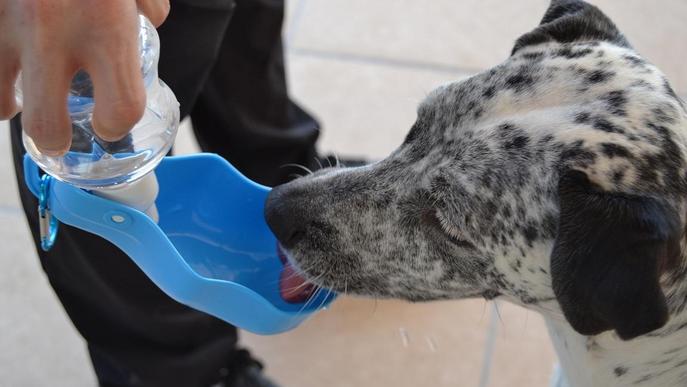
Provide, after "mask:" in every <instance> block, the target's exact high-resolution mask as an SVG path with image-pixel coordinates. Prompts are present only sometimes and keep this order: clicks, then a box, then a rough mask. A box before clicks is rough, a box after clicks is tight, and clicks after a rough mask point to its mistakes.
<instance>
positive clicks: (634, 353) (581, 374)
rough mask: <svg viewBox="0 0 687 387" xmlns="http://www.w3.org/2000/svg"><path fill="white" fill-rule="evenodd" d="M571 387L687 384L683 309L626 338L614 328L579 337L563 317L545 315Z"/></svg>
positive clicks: (686, 333) (686, 331)
mask: <svg viewBox="0 0 687 387" xmlns="http://www.w3.org/2000/svg"><path fill="white" fill-rule="evenodd" d="M545 319H546V322H547V325H548V328H549V333H550V335H551V339H552V341H553V343H554V347H555V349H556V352H557V354H558V357H559V361H560V363H561V368H562V369H563V371H564V373H565V375H566V377H567V379H568V382H569V383H570V386H571V387H602V386H603V387H608V386H628V385H636V386H642V387H647V386H651V387H654V386H656V387H659V386H660V387H666V386H683V385H687V312H685V311H683V312H681V313H679V314H677V315H673V316H671V319H670V321H669V322H668V324H667V325H666V326H665V327H663V328H661V329H660V330H657V331H654V332H652V333H650V334H648V335H644V336H641V337H638V338H636V339H633V340H630V341H622V340H620V339H619V338H618V337H617V336H616V335H615V334H614V333H612V332H606V333H603V334H601V335H597V336H591V337H590V336H582V335H580V334H578V333H577V332H575V331H574V330H573V329H572V328H571V327H570V325H569V324H568V323H567V322H565V321H562V320H559V319H554V318H548V317H547V316H545Z"/></svg>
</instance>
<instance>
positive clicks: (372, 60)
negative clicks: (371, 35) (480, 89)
mask: <svg viewBox="0 0 687 387" xmlns="http://www.w3.org/2000/svg"><path fill="white" fill-rule="evenodd" d="M289 53H291V54H292V55H296V56H302V57H311V58H318V59H329V60H339V61H344V62H353V63H362V64H368V65H376V66H386V67H394V68H406V69H412V70H423V71H434V72H442V73H450V74H462V75H465V74H476V73H478V72H480V71H482V70H481V69H476V68H467V67H460V66H453V65H449V64H442V63H435V62H423V61H414V60H405V59H393V58H381V57H376V56H371V55H361V54H352V53H346V52H336V51H327V50H317V49H309V48H301V47H291V48H289Z"/></svg>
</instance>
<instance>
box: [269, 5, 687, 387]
mask: <svg viewBox="0 0 687 387" xmlns="http://www.w3.org/2000/svg"><path fill="white" fill-rule="evenodd" d="M686 156H687V110H686V108H685V104H684V102H683V101H681V100H680V98H679V97H678V96H677V95H676V93H675V91H674V90H673V88H672V87H671V86H670V84H669V82H668V81H667V80H666V77H665V76H664V75H663V74H662V73H661V72H660V71H659V70H658V69H657V68H656V67H655V66H653V65H652V64H651V63H649V62H648V61H647V60H645V59H644V58H642V57H641V56H640V55H639V54H638V53H637V52H635V51H634V50H633V48H632V46H631V45H630V43H629V42H628V41H627V39H626V38H625V37H624V36H623V34H621V33H620V32H619V31H618V29H617V28H616V26H615V25H614V24H613V22H612V21H611V20H610V19H609V18H608V17H607V16H605V15H604V14H603V13H602V12H601V11H600V10H599V9H598V8H596V7H594V6H592V5H590V4H588V3H585V2H584V1H580V0H554V1H552V2H551V5H550V6H549V8H548V10H547V11H546V13H545V15H544V17H543V20H542V22H541V24H540V25H539V26H538V27H536V28H535V29H534V30H532V31H531V32H529V33H526V34H525V35H523V36H521V37H520V38H519V39H517V41H516V43H515V46H514V48H513V50H512V53H511V56H510V57H509V58H508V59H507V60H506V61H505V62H503V63H502V64H500V65H498V66H496V67H494V68H492V69H490V70H488V71H485V72H482V73H480V74H477V75H475V76H473V77H471V78H469V79H466V80H463V81H460V82H456V83H452V84H448V85H445V86H443V87H440V88H438V89H437V90H435V91H433V92H432V93H431V94H430V95H429V96H428V97H427V98H426V99H425V100H424V102H422V103H421V104H420V106H419V108H418V111H417V120H416V122H415V123H414V125H413V126H412V128H411V129H410V132H409V133H408V135H407V137H406V138H405V140H404V142H403V144H402V145H401V146H400V147H399V148H398V149H397V150H396V151H394V152H393V153H392V154H391V155H389V156H388V157H387V158H385V159H383V160H381V161H379V162H375V163H373V164H370V165H367V166H363V167H355V168H327V169H323V170H320V171H317V172H315V173H312V174H310V175H308V176H305V177H302V178H299V179H297V180H294V181H292V182H290V183H288V184H285V185H282V186H279V187H276V188H275V189H274V190H273V191H272V192H271V193H270V195H269V197H268V199H267V202H266V205H265V216H266V219H267V222H268V224H269V226H270V228H271V229H272V231H273V232H274V234H275V235H276V236H277V238H278V240H279V241H280V243H281V245H282V246H283V247H284V249H285V250H286V252H287V255H288V259H289V260H290V262H291V263H292V264H293V265H294V266H295V267H297V268H298V270H300V272H302V273H303V275H304V276H306V277H307V278H308V279H309V280H310V281H312V282H313V283H315V284H317V285H319V286H322V287H325V288H330V289H333V290H335V291H338V292H345V293H347V294H353V295H360V296H370V297H376V298H399V299H405V300H410V301H432V300H440V299H463V298H469V297H484V298H486V299H488V300H491V299H495V298H499V299H503V300H507V301H510V302H513V303H516V304H518V305H522V306H524V307H526V308H529V309H532V310H535V311H538V312H540V313H541V314H543V316H544V318H545V320H546V321H547V325H548V327H549V330H550V334H551V337H552V340H553V342H554V346H555V348H556V351H557V353H558V356H559V359H560V361H561V365H562V368H563V370H564V373H565V375H566V376H567V379H568V380H569V383H570V384H571V385H572V386H585V387H588V386H603V387H607V386H628V385H632V386H661V387H666V386H686V385H687V311H686V310H685V307H686V306H687V260H686V256H685V243H686V242H687V238H686V234H685V230H686V228H685V227H686V221H687V216H686V210H687V163H686V161H687V160H686Z"/></svg>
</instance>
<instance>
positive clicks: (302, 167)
mask: <svg viewBox="0 0 687 387" xmlns="http://www.w3.org/2000/svg"><path fill="white" fill-rule="evenodd" d="M290 167H293V168H300V169H302V170H303V171H305V172H306V173H307V174H308V175H312V174H313V172H312V170H310V168H308V167H306V166H305V165H301V164H296V163H289V164H284V165H282V166H281V167H280V168H290Z"/></svg>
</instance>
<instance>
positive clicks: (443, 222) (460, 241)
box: [422, 210, 475, 248]
mask: <svg viewBox="0 0 687 387" xmlns="http://www.w3.org/2000/svg"><path fill="white" fill-rule="evenodd" d="M422 219H423V222H424V223H425V224H426V225H428V226H430V227H432V228H434V229H436V230H437V231H439V232H441V233H442V234H444V235H446V236H448V238H449V240H450V241H451V242H453V243H454V244H456V245H458V246H460V247H464V248H474V247H475V246H474V245H473V244H472V243H470V242H469V241H467V240H466V239H465V236H464V235H463V233H461V232H460V230H458V228H456V227H455V226H453V225H452V224H451V223H450V222H449V221H448V219H446V217H445V216H444V215H443V214H442V213H441V211H439V210H436V211H426V212H425V213H423V214H422Z"/></svg>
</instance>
